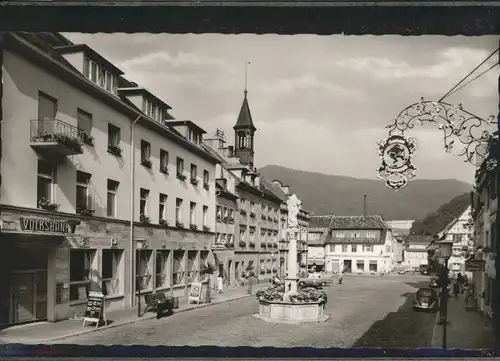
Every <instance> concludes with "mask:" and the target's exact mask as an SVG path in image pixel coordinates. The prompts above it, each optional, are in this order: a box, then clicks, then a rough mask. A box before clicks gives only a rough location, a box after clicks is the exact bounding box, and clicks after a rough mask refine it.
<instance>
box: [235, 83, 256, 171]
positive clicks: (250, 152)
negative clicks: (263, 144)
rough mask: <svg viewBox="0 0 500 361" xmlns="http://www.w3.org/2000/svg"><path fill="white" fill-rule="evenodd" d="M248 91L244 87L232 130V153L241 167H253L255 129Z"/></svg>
mask: <svg viewBox="0 0 500 361" xmlns="http://www.w3.org/2000/svg"><path fill="white" fill-rule="evenodd" d="M247 94H248V91H247V89H246V87H245V97H244V98H243V104H241V109H240V114H239V115H238V121H237V122H236V125H235V126H234V127H233V129H234V153H235V155H236V156H237V157H238V158H239V159H240V163H241V164H243V165H249V166H250V167H252V168H253V166H254V134H255V131H256V130H257V128H255V126H254V125H253V121H252V114H251V113H250V107H249V106H248V99H247Z"/></svg>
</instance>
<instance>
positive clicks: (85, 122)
mask: <svg viewBox="0 0 500 361" xmlns="http://www.w3.org/2000/svg"><path fill="white" fill-rule="evenodd" d="M76 116H77V125H76V126H77V128H78V129H80V130H82V131H84V132H86V133H87V134H90V132H91V130H92V114H90V113H87V112H86V111H84V110H82V109H80V108H78V109H77V115H76Z"/></svg>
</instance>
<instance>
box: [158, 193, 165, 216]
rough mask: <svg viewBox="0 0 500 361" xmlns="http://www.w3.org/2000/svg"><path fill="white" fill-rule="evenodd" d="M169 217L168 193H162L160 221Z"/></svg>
mask: <svg viewBox="0 0 500 361" xmlns="http://www.w3.org/2000/svg"><path fill="white" fill-rule="evenodd" d="M166 219H167V195H166V194H163V193H160V205H159V207H158V221H162V220H166Z"/></svg>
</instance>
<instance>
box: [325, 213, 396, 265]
mask: <svg viewBox="0 0 500 361" xmlns="http://www.w3.org/2000/svg"><path fill="white" fill-rule="evenodd" d="M330 233H331V238H330V239H328V240H326V244H325V258H326V271H327V272H338V271H339V270H343V271H344V272H345V273H370V274H381V273H387V272H390V271H391V270H392V268H393V256H392V242H393V240H392V236H391V234H390V229H389V227H388V225H387V224H386V223H385V221H384V220H383V219H382V217H380V216H334V217H333V219H332V223H331V225H330Z"/></svg>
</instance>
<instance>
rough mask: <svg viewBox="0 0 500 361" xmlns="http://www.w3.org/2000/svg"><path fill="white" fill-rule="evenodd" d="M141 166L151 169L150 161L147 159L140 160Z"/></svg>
mask: <svg viewBox="0 0 500 361" xmlns="http://www.w3.org/2000/svg"><path fill="white" fill-rule="evenodd" d="M141 165H142V166H144V167H146V168H151V167H152V166H153V163H151V161H150V160H149V159H147V158H142V159H141Z"/></svg>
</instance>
